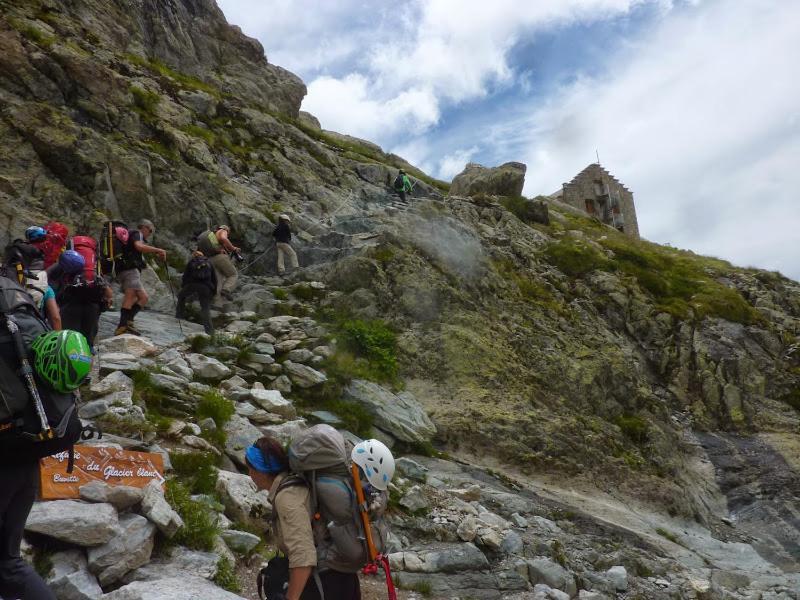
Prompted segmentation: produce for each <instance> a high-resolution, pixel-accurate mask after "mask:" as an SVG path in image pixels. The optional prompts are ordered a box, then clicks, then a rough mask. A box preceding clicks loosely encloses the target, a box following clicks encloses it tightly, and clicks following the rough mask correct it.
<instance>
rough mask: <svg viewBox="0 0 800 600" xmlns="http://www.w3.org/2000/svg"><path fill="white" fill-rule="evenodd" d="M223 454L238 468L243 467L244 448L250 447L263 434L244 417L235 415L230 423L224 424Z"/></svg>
mask: <svg viewBox="0 0 800 600" xmlns="http://www.w3.org/2000/svg"><path fill="white" fill-rule="evenodd" d="M223 429H224V431H225V435H226V439H225V454H227V455H228V456H229V457H230V458H231V459H232V460H233V461H234V462H236V463H237V464H238V465H239V466H240V467H244V466H245V462H244V451H245V448H247V447H248V446H250V445H252V444H253V442H255V441H256V440H257V439H258V438H260V437H261V436H262V435H263V433H262V432H261V430H260V429H259V428H258V427H256V426H255V425H253V424H252V423H251V422H250V421H249V420H248V419H247V418H246V417H243V416H241V415H239V414H235V415H233V416H232V417H231V419H230V421H228V422H227V423H225V427H224V428H223Z"/></svg>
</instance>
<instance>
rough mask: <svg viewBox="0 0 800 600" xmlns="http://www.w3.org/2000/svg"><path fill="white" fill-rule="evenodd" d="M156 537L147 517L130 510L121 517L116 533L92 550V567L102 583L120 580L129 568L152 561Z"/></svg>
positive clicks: (90, 564) (89, 557)
mask: <svg viewBox="0 0 800 600" xmlns="http://www.w3.org/2000/svg"><path fill="white" fill-rule="evenodd" d="M155 536H156V528H155V526H154V525H153V524H152V523H150V522H149V521H148V520H147V519H145V518H144V517H142V516H140V515H137V514H131V513H128V514H124V515H122V516H120V518H119V525H118V528H117V532H116V534H115V536H114V537H113V538H112V539H111V540H110V541H109V542H108V543H106V544H103V545H102V546H96V547H94V548H90V549H89V551H88V553H87V558H88V561H89V570H90V571H91V572H92V573H95V574H96V575H97V578H98V580H99V582H100V585H104V586H105V585H108V584H110V583H114V582H115V581H119V580H120V579H122V577H123V576H124V575H125V574H126V573H127V572H128V571H132V570H133V569H136V568H137V567H141V566H142V565H145V564H147V563H148V562H149V561H150V555H151V554H152V552H153V543H154V541H155Z"/></svg>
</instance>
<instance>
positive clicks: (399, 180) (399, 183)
mask: <svg viewBox="0 0 800 600" xmlns="http://www.w3.org/2000/svg"><path fill="white" fill-rule="evenodd" d="M404 187H405V181H403V175H402V174H400V175H398V176H397V177H395V178H394V189H395V190H396V191H398V192H402V191H403V188H404Z"/></svg>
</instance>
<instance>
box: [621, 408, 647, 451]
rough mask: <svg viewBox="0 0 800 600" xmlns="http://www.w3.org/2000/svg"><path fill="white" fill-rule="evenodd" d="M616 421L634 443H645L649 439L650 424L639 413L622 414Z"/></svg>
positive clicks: (623, 432)
mask: <svg viewBox="0 0 800 600" xmlns="http://www.w3.org/2000/svg"><path fill="white" fill-rule="evenodd" d="M614 422H615V423H616V425H617V427H619V428H620V429H621V430H622V434H623V435H624V436H625V437H627V438H628V439H629V440H631V441H632V442H633V443H635V444H643V443H645V442H646V441H647V438H648V434H649V431H650V425H649V424H648V422H647V421H646V420H645V419H644V418H642V417H640V416H639V415H620V416H619V417H617V418H616V419H615V420H614Z"/></svg>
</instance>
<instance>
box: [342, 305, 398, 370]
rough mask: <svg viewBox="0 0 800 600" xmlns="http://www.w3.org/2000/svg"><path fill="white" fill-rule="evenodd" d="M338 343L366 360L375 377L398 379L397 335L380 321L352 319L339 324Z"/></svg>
mask: <svg viewBox="0 0 800 600" xmlns="http://www.w3.org/2000/svg"><path fill="white" fill-rule="evenodd" d="M339 332H340V339H339V342H340V344H341V346H342V348H343V349H345V350H348V351H350V352H352V353H353V354H355V355H356V356H358V357H361V358H363V359H365V360H366V361H367V365H368V370H369V372H370V374H371V375H372V377H370V378H372V379H375V380H377V381H394V380H395V379H396V378H397V334H395V332H394V331H392V330H391V329H390V328H389V326H388V325H387V324H386V323H385V322H383V321H380V320H377V319H375V320H361V319H351V320H346V321H344V322H342V323H341V324H340V326H339Z"/></svg>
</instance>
